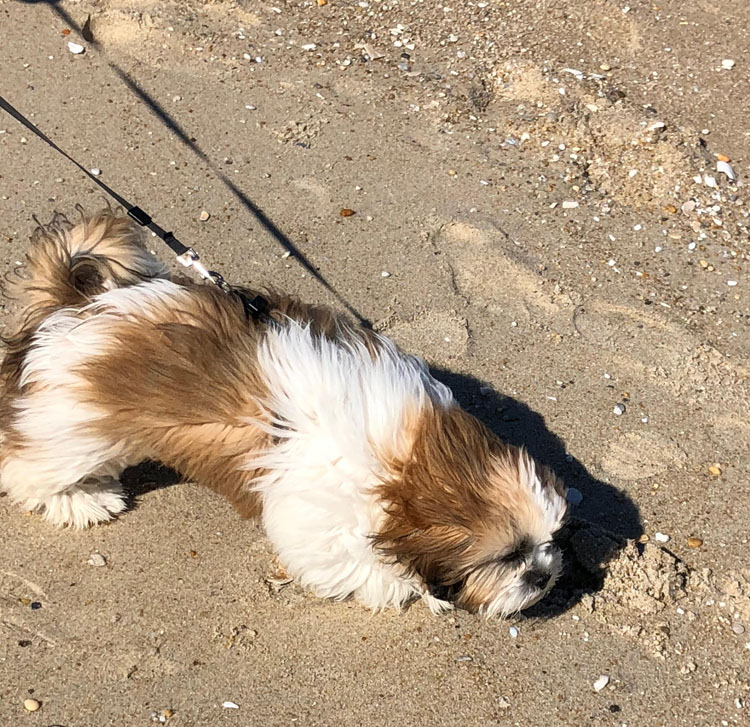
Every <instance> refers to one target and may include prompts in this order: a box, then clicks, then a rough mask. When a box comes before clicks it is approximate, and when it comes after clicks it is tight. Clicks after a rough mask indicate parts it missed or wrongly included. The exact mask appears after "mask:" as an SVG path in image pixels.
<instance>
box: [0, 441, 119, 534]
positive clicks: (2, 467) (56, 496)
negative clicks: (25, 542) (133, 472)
mask: <svg viewBox="0 0 750 727" xmlns="http://www.w3.org/2000/svg"><path fill="white" fill-rule="evenodd" d="M70 444H71V450H70V451H69V452H67V453H66V452H60V451H59V450H52V449H49V448H45V447H44V444H43V443H42V442H39V441H36V442H24V443H23V444H21V445H20V446H16V447H13V448H12V449H11V451H8V448H7V447H6V448H4V449H5V452H4V455H5V456H4V457H3V461H2V463H1V464H0V490H3V491H5V492H7V493H8V496H9V497H10V499H11V501H12V502H14V503H16V504H17V505H19V506H20V507H21V508H22V509H24V510H32V511H35V512H39V513H40V514H41V515H42V517H43V518H44V519H45V520H47V521H48V522H50V523H52V524H53V525H57V526H59V527H64V526H69V527H73V528H78V529H80V528H86V527H88V526H90V525H94V524H96V523H99V522H105V521H107V520H111V519H112V517H113V516H114V515H116V514H117V513H120V512H122V511H123V510H125V508H126V503H125V495H124V493H123V490H122V486H121V484H120V482H119V480H118V479H117V478H118V477H119V474H120V472H121V471H122V469H124V463H120V462H116V461H110V462H105V463H100V462H97V461H96V459H95V458H92V459H91V460H90V461H88V462H86V460H85V458H83V457H82V456H81V453H80V451H79V452H78V453H76V451H75V450H76V449H77V445H80V443H76V442H71V443H70Z"/></svg>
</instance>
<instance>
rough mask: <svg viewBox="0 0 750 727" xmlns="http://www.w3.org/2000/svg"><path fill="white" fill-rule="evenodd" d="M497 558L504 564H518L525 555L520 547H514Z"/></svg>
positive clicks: (522, 560)
mask: <svg viewBox="0 0 750 727" xmlns="http://www.w3.org/2000/svg"><path fill="white" fill-rule="evenodd" d="M499 560H500V562H501V563H503V564H504V565H512V566H518V565H521V564H522V563H523V562H524V561H525V560H526V555H525V554H524V552H523V551H522V550H521V549H520V548H516V549H515V550H511V551H510V553H506V554H505V555H503V556H501V557H500V559H499Z"/></svg>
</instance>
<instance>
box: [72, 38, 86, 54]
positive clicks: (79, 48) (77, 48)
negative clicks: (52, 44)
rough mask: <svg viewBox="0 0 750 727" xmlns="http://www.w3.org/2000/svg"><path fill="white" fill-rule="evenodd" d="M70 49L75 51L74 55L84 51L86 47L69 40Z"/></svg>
mask: <svg viewBox="0 0 750 727" xmlns="http://www.w3.org/2000/svg"><path fill="white" fill-rule="evenodd" d="M68 50H69V51H70V52H71V53H73V54H74V55H80V54H81V53H83V52H84V51H85V50H86V49H85V48H84V47H83V46H82V45H79V44H78V43H74V42H73V41H72V40H69V41H68Z"/></svg>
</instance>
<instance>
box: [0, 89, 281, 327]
mask: <svg viewBox="0 0 750 727" xmlns="http://www.w3.org/2000/svg"><path fill="white" fill-rule="evenodd" d="M0 108H1V109H3V111H6V112H7V113H8V114H10V115H11V116H12V117H13V118H14V119H15V120H16V121H18V122H19V123H21V124H23V125H24V126H25V127H26V128H27V129H28V130H29V131H30V132H31V133H32V134H36V136H38V137H39V138H40V139H41V140H42V141H44V142H45V143H46V144H48V145H49V146H51V147H52V148H53V149H54V150H55V151H56V152H58V153H60V154H62V155H63V156H64V157H65V158H66V159H67V160H68V161H69V162H72V163H73V164H75V165H76V166H77V167H78V168H79V169H80V170H81V171H82V172H83V173H84V174H85V175H86V176H87V177H88V178H89V179H90V180H91V181H92V182H94V183H95V184H97V185H98V186H99V187H100V188H101V189H103V190H104V191H105V192H106V193H107V194H108V195H109V196H110V197H112V199H114V200H115V201H116V202H117V204H119V205H120V206H122V207H123V208H124V209H125V210H126V211H127V213H128V215H129V216H130V217H131V218H132V219H133V220H135V221H136V222H137V223H138V224H139V225H140V226H141V227H147V228H148V229H149V230H151V232H153V233H154V234H155V235H156V236H157V237H158V238H159V239H160V240H162V241H163V242H164V243H165V244H166V245H167V246H168V247H169V248H170V249H171V250H172V252H173V253H174V254H175V255H176V256H177V261H178V262H179V263H180V264H181V265H184V266H185V267H186V268H194V269H195V270H196V272H197V273H198V274H199V275H200V276H201V277H202V278H203V279H204V280H209V281H210V282H212V283H213V284H214V285H216V286H217V287H219V288H221V290H223V291H224V292H225V293H227V294H233V295H236V296H237V297H238V298H239V299H240V300H241V301H242V306H243V308H244V309H245V315H247V317H248V318H253V319H254V320H258V319H259V318H264V317H266V316H268V308H269V306H268V301H267V300H266V299H265V298H264V297H263V296H261V295H256V296H255V297H254V298H253V299H252V300H251V299H250V298H248V296H247V295H245V294H244V293H243V292H242V291H240V290H235V289H234V288H233V287H232V286H231V285H230V284H229V283H227V281H226V280H224V278H223V277H222V275H221V274H220V273H217V272H216V271H214V270H208V269H206V267H205V266H204V265H203V263H201V261H200V256H199V255H198V253H197V252H196V251H195V250H194V249H193V248H192V247H188V246H187V245H184V244H183V243H181V242H180V241H179V240H178V239H177V238H176V237H175V236H174V235H173V234H172V233H171V232H168V231H167V230H165V229H164V228H163V227H160V226H159V225H157V224H156V222H154V221H153V220H152V219H151V215H149V214H148V213H147V212H145V211H144V210H142V209H141V208H140V207H137V206H136V205H132V204H130V202H128V201H127V200H126V199H125V198H124V197H122V196H120V195H119V194H118V193H117V192H115V190H114V189H112V188H111V187H109V186H108V185H107V184H105V183H104V182H102V180H101V179H99V178H98V177H97V176H96V175H95V174H92V173H91V172H90V171H89V170H88V169H86V167H84V166H83V165H82V164H79V163H78V162H77V161H76V160H75V159H73V157H72V156H70V154H68V153H67V152H66V151H64V150H63V149H61V148H60V147H59V146H58V145H57V144H55V142H54V141H52V139H50V138H49V137H48V136H47V135H46V134H44V133H43V132H42V131H40V130H39V129H37V127H36V126H34V124H32V123H31V122H30V121H29V120H28V119H27V118H26V117H25V116H24V115H23V114H22V113H21V112H20V111H19V110H18V109H16V108H15V106H13V105H12V104H10V103H9V102H8V101H6V100H5V99H4V98H3V97H2V96H0Z"/></svg>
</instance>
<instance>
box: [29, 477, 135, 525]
mask: <svg viewBox="0 0 750 727" xmlns="http://www.w3.org/2000/svg"><path fill="white" fill-rule="evenodd" d="M126 507H127V505H126V503H125V495H124V493H123V490H122V485H121V484H120V483H119V482H118V481H117V480H107V481H106V482H102V481H96V482H86V483H81V484H78V485H75V486H74V487H71V488H70V489H68V490H65V491H64V492H59V493H57V494H55V495H51V496H50V497H48V498H46V499H44V500H42V501H40V502H39V504H38V505H37V506H36V508H35V510H37V511H38V512H41V514H42V517H43V518H44V519H45V520H46V521H47V522H50V523H52V524H53V525H57V526H58V527H71V528H75V529H77V530H82V529H84V528H87V527H89V526H91V525H96V524H97V523H101V522H107V521H109V520H111V519H112V517H113V516H115V515H117V514H118V513H120V512H122V511H123V510H125V508H126Z"/></svg>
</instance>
